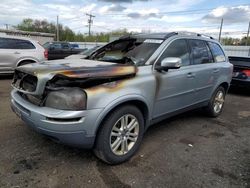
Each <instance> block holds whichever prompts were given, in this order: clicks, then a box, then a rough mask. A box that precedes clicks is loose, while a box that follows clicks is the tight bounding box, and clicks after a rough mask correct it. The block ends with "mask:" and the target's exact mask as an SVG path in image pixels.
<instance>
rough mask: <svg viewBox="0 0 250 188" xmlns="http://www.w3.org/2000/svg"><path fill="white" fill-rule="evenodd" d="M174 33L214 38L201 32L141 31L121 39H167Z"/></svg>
mask: <svg viewBox="0 0 250 188" xmlns="http://www.w3.org/2000/svg"><path fill="white" fill-rule="evenodd" d="M174 35H181V36H195V37H205V38H209V39H213V37H210V36H207V35H204V34H200V33H192V32H165V33H140V34H131V35H126V36H123V37H121V38H120V39H125V38H149V39H167V38H169V37H171V36H174Z"/></svg>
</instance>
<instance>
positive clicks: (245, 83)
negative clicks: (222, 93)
mask: <svg viewBox="0 0 250 188" xmlns="http://www.w3.org/2000/svg"><path fill="white" fill-rule="evenodd" d="M231 86H233V87H244V88H250V80H249V79H247V80H242V79H237V78H233V79H232V82H231Z"/></svg>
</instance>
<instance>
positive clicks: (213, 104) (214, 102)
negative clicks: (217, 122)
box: [206, 86, 226, 117]
mask: <svg viewBox="0 0 250 188" xmlns="http://www.w3.org/2000/svg"><path fill="white" fill-rule="evenodd" d="M225 95H226V92H225V89H224V88H223V87H222V86H220V87H218V88H217V89H216V91H215V92H214V94H213V96H212V98H211V99H210V102H209V104H208V106H207V108H206V111H207V113H208V115H209V116H211V117H217V116H219V115H220V114H221V112H222V109H223V106H224V102H225Z"/></svg>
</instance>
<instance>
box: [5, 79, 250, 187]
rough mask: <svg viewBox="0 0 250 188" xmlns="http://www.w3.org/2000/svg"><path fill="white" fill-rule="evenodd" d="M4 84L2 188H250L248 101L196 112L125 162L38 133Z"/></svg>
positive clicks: (234, 95) (152, 133)
mask: <svg viewBox="0 0 250 188" xmlns="http://www.w3.org/2000/svg"><path fill="white" fill-rule="evenodd" d="M10 83H11V80H10V78H8V77H0V143H1V144H0V187H60V188H61V187H74V188H75V187H178V188H181V187H250V95H248V94H247V93H246V92H240V93H239V92H235V91H234V92H230V94H229V95H228V96H227V99H226V104H225V108H224V112H223V114H222V115H221V116H220V117H219V118H217V119H210V118H207V117H205V116H204V115H203V114H202V113H201V111H192V112H189V113H185V114H182V115H180V116H177V117H174V118H171V119H169V120H166V121H164V122H161V123H159V124H157V125H156V126H154V127H152V128H150V129H149V130H148V132H147V133H146V134H145V138H144V141H143V143H142V146H141V148H140V150H139V152H138V153H137V154H136V155H135V156H134V157H133V158H132V159H131V160H130V161H129V162H127V163H125V164H122V165H118V166H108V165H106V164H104V163H102V162H100V161H99V160H98V159H97V158H96V157H95V156H94V155H93V154H92V152H91V151H87V150H80V149H74V148H70V147H67V146H63V145H59V144H56V143H54V142H52V141H50V140H48V139H47V138H45V137H43V136H41V135H39V134H37V133H35V132H33V131H32V130H30V129H29V128H28V127H27V126H25V124H24V123H23V122H22V121H21V120H19V119H18V118H17V117H16V115H15V114H14V113H12V111H11V109H10V107H9V103H10V102H9V100H10V98H9V93H10V90H11V88H10Z"/></svg>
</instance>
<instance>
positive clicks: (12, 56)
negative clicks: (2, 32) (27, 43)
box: [0, 37, 21, 72]
mask: <svg viewBox="0 0 250 188" xmlns="http://www.w3.org/2000/svg"><path fill="white" fill-rule="evenodd" d="M13 40H14V39H9V38H4V37H3V38H0V71H1V72H7V71H12V70H13V69H14V67H15V66H16V63H17V59H18V58H20V56H21V54H20V52H19V51H18V50H17V49H15V46H14V41H13Z"/></svg>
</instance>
